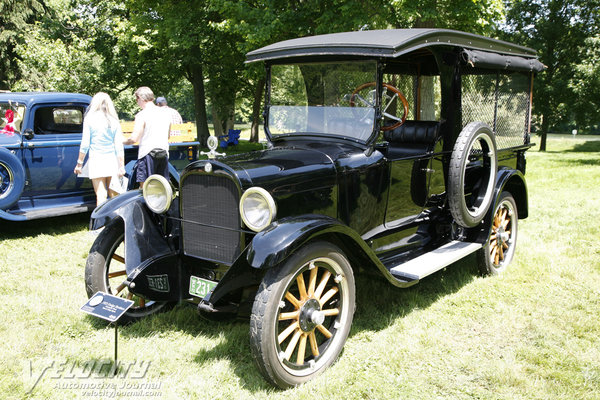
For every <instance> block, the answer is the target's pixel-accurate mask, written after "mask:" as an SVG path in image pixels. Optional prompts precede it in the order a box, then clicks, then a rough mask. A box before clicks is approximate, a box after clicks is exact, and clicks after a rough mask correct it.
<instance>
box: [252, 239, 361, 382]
mask: <svg viewBox="0 0 600 400" xmlns="http://www.w3.org/2000/svg"><path fill="white" fill-rule="evenodd" d="M354 298H355V294H354V275H353V273H352V267H351V266H350V263H349V262H348V260H347V259H346V257H345V256H344V255H343V254H342V252H341V250H340V249H338V248H337V247H335V246H333V245H331V244H329V243H325V242H318V243H314V244H310V245H308V246H306V247H305V248H304V249H302V250H301V251H299V252H297V253H296V254H294V255H293V256H292V257H290V259H289V260H288V261H286V262H285V263H284V264H283V265H282V266H281V268H273V269H271V270H269V271H268V272H267V274H266V275H265V277H264V279H263V282H262V284H261V285H260V288H259V290H258V293H257V295H256V298H255V301H254V306H253V308H252V316H251V320H250V343H251V348H252V355H253V356H254V359H255V361H256V363H257V365H258V368H259V370H260V371H261V373H262V374H263V375H264V376H265V378H266V379H267V380H268V381H270V382H271V383H273V384H274V385H276V386H279V387H281V388H287V387H290V386H295V385H298V384H300V383H303V382H306V381H308V380H310V379H312V378H313V377H315V376H317V375H319V374H320V373H322V372H323V371H324V370H325V369H326V368H327V367H329V366H330V365H331V364H332V363H333V362H334V361H335V360H336V359H337V357H338V356H339V354H340V352H341V351H342V348H343V346H344V343H345V342H346V338H347V337H348V333H349V331H350V326H351V324H352V317H353V314H354Z"/></svg>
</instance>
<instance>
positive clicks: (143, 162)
mask: <svg viewBox="0 0 600 400" xmlns="http://www.w3.org/2000/svg"><path fill="white" fill-rule="evenodd" d="M135 99H136V101H137V104H138V106H139V107H140V108H141V109H142V111H140V112H138V113H137V114H136V115H135V123H134V125H133V132H132V134H131V137H130V138H129V139H126V140H124V141H123V144H134V143H137V142H139V145H140V147H139V149H138V160H137V163H136V164H135V167H134V170H133V176H132V178H133V179H135V181H136V182H138V183H139V184H140V186H142V184H143V183H144V182H145V181H146V179H147V178H148V177H149V176H150V175H152V174H159V175H162V176H164V177H165V178H167V179H169V134H170V131H171V114H170V113H169V112H168V110H163V109H162V108H161V107H157V106H156V105H155V104H154V93H153V92H152V90H151V89H150V88H149V87H147V86H142V87H140V88H138V89H137V90H136V91H135Z"/></svg>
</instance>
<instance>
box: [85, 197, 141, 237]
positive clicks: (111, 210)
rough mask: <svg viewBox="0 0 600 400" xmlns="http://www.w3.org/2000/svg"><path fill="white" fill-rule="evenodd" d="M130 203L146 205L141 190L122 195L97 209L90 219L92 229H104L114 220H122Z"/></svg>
mask: <svg viewBox="0 0 600 400" xmlns="http://www.w3.org/2000/svg"><path fill="white" fill-rule="evenodd" d="M130 203H142V204H146V202H145V200H144V196H143V195H142V191H141V190H131V191H129V192H125V193H122V194H120V195H118V196H117V197H113V198H112V199H110V200H108V201H107V202H105V203H103V204H101V205H99V206H98V207H96V208H95V209H94V211H93V212H92V215H91V217H90V229H91V230H95V229H99V228H102V227H103V226H106V224H107V223H108V222H110V221H111V220H113V219H114V218H116V217H121V218H122V214H123V210H124V208H125V207H126V206H127V205H128V204H130Z"/></svg>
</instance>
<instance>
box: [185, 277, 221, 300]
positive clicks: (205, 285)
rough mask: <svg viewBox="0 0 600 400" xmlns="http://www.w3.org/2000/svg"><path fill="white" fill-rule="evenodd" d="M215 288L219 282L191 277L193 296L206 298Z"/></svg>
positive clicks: (191, 292)
mask: <svg viewBox="0 0 600 400" xmlns="http://www.w3.org/2000/svg"><path fill="white" fill-rule="evenodd" d="M215 286H217V282H213V281H209V280H208V279H203V278H198V277H197V276H192V277H190V294H191V295H193V296H198V297H204V296H206V295H207V294H209V293H210V292H212V290H213V289H214V288H215Z"/></svg>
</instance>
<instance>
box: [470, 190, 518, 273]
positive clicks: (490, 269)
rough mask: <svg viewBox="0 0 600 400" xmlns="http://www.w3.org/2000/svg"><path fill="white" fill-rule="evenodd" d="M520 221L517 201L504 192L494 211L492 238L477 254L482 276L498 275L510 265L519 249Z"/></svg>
mask: <svg viewBox="0 0 600 400" xmlns="http://www.w3.org/2000/svg"><path fill="white" fill-rule="evenodd" d="M518 219H519V215H518V212H517V204H516V203H515V199H514V198H513V197H512V195H511V194H510V193H508V192H502V194H501V195H500V197H499V198H498V205H497V206H496V209H495V210H494V219H493V221H492V230H491V233H490V237H489V238H488V241H487V243H486V244H485V246H483V247H482V248H481V250H479V252H478V253H477V259H478V263H479V269H480V271H481V273H482V274H484V275H498V274H500V273H502V272H503V271H504V270H505V269H506V267H507V266H508V264H510V261H511V260H512V258H513V255H514V254H515V248H516V247H517V228H518Z"/></svg>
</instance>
